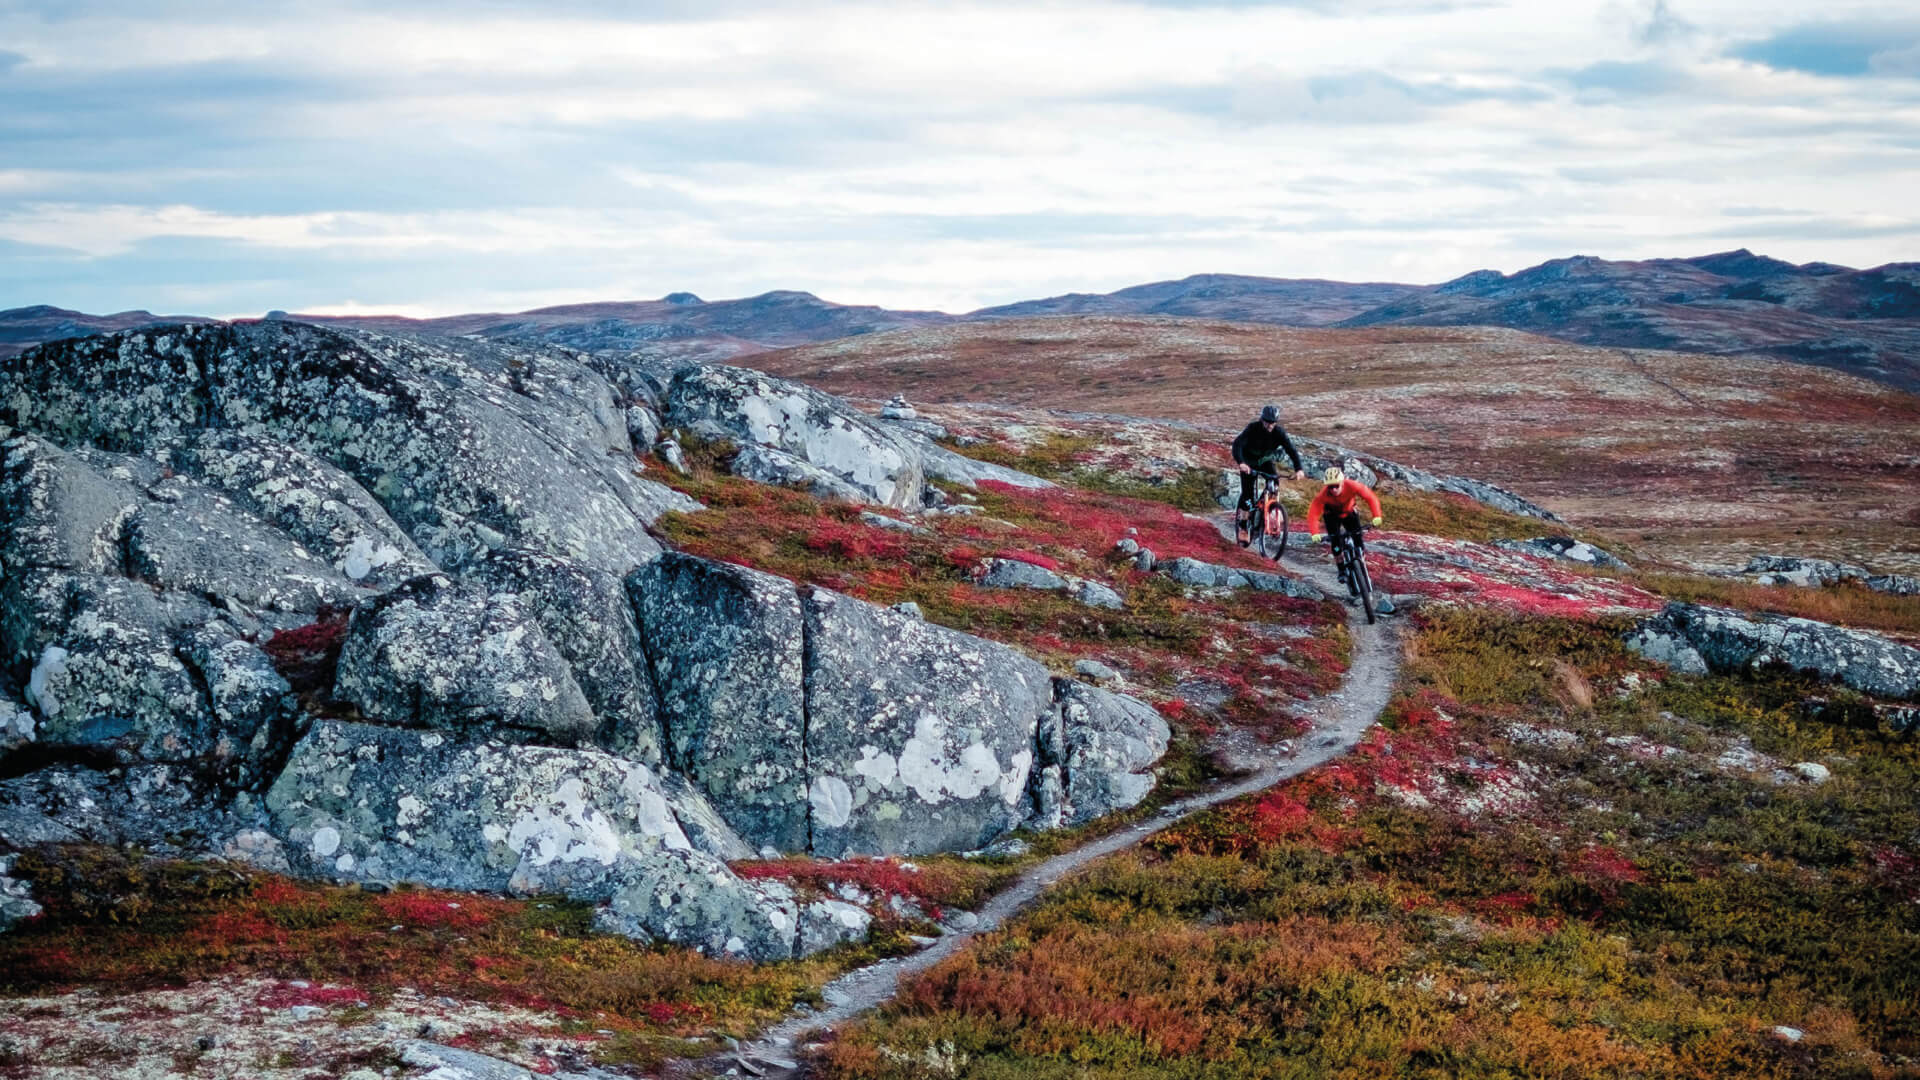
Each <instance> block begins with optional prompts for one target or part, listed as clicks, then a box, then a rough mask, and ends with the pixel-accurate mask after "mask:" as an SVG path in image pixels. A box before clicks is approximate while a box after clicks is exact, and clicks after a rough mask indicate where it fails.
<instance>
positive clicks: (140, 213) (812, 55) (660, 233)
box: [0, 0, 1920, 316]
mask: <svg viewBox="0 0 1920 1080" xmlns="http://www.w3.org/2000/svg"><path fill="white" fill-rule="evenodd" d="M1917 191H1920V7H1916V6H1915V5H1914V4H1913V3H1911V2H1910V0H1907V2H1902V3H1849V2H1845V0H1833V2H1821V3H1813V2H1781V0H1595V2H1580V0H1561V2H1556V3H1551V4H1546V3H1539V2H1538V0H1515V2H1496V0H1487V2H1478V0H1469V2H1451V0H1276V2H1259V0H1217V2H1211V3H1209V2H1200V0H1141V2H1133V3H1085V2H1061V3H1047V2H1033V0H1022V2H1015V3H1005V4H1001V3H988V2H970V0H950V2H944V3H937V4H915V3H903V2H897V0H896V2H890V3H886V4H884V5H877V6H866V5H861V4H833V5H824V4H803V3H788V2H781V0H699V2H695V0H667V2H661V3H651V4H649V3H618V2H614V0H549V2H546V3H541V4H537V5H536V4H527V3H502V2H487V0H465V2H454V0H413V2H410V0H385V2H378V3H375V2H360V0H311V2H307V3H302V4H297V5H292V4H271V3H261V2H258V0H253V2H238V0H235V2H225V0H204V2H199V3H180V2H173V0H139V2H131V0H0V309H4V308H11V307H20V306H26V305H30V304H43V303H44V304H54V305H58V306H62V307H69V308H76V309H79V310H84V311H88V312H96V313H104V312H111V311H120V310H126V309H134V308H145V309H148V310H152V311H154V312H157V313H176V314H186V313H191V314H207V315H219V316H233V315H249V314H259V313H262V312H264V311H266V310H268V309H271V308H281V309H286V310H290V311H300V312H311V313H345V312H367V311H381V312H396V313H401V314H412V315H431V314H449V313H454V312H462V311H489V310H491V311H516V310H524V309H527V308H532V307H537V306H543V305H550V304H560V303H571V302H580V301H588V300H632V299H650V298H655V297H659V296H662V295H664V294H666V293H669V292H675V291H683V290H684V291H690V292H694V293H697V294H699V295H701V296H703V297H706V298H708V299H719V298H730V297H738V296H750V295H755V294H758V293H761V292H765V291H768V290H772V289H802V290H806V291H809V292H813V293H815V294H817V295H820V296H822V297H824V298H826V299H829V300H834V301H839V302H842V303H863V304H881V305H884V306H887V307H893V308H916V309H938V310H945V311H953V312H961V311H968V310H972V309H975V308H978V307H983V306H988V305H993V304H1000V303H1007V302H1011V301H1015V300H1021V299H1032V298H1036V297H1041V296H1048V295H1056V294H1059V293H1063V292H1071V291H1079V292H1105V291H1110V290H1112V289H1116V288H1121V287H1124V286H1127V285H1134V284H1140V283H1144V282H1148V281H1156V280H1165V279H1169V278H1178V277H1184V276H1186V275H1188V274H1194V273H1239V274H1257V275H1262V276H1269V277H1323V278H1333V279H1339V280H1350V281H1403V282H1419V283H1426V282H1438V281H1444V280H1447V279H1450V278H1453V277H1456V276H1458V275H1460V274H1463V273H1466V272H1469V271H1472V270H1476V269H1481V268H1489V267H1490V268H1493V269H1497V270H1502V271H1506V272H1512V271H1514V270H1518V269H1521V268H1523V267H1526V266H1530V265H1533V264H1535V263H1538V262H1541V261H1543V260H1546V259H1550V258H1558V257H1563V256H1567V255H1574V254H1586V255H1599V256H1602V257H1606V258H1646V257H1656V256H1689V255H1700V254H1706V253H1709V252H1714V251H1723V250H1728V249H1732V248H1738V247H1747V248H1750V249H1752V250H1754V251H1756V252H1759V253H1762V254H1766V255H1771V256H1775V257H1778V258H1784V259H1790V260H1792V261H1795V262H1807V261H1813V260H1822V261H1828V262H1838V263H1844V264H1848V265H1854V266H1874V265H1879V264H1881V263H1886V262H1891V261H1910V260H1915V259H1920V198H1916V197H1915V193H1916V192H1917Z"/></svg>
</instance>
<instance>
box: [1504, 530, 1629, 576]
mask: <svg viewBox="0 0 1920 1080" xmlns="http://www.w3.org/2000/svg"><path fill="white" fill-rule="evenodd" d="M1493 546H1494V547H1497V548H1502V549H1505V550H1507V551H1517V552H1519V553H1521V554H1522V555H1539V556H1541V557H1542V558H1548V559H1564V560H1566V561H1567V562H1570V563H1579V564H1581V565H1584V566H1597V567H1602V568H1604V569H1608V570H1631V569H1632V567H1630V566H1628V565H1627V563H1626V561H1625V560H1623V559H1621V558H1619V557H1618V556H1616V555H1614V554H1612V553H1611V552H1608V551H1605V550H1602V549H1600V548H1597V547H1594V546H1593V545H1592V544H1589V543H1586V542H1585V541H1582V540H1574V539H1572V538H1570V537H1565V536H1536V537H1533V538H1532V539H1528V540H1495V541H1494V542H1493Z"/></svg>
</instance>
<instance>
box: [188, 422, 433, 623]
mask: <svg viewBox="0 0 1920 1080" xmlns="http://www.w3.org/2000/svg"><path fill="white" fill-rule="evenodd" d="M165 456H166V458H167V460H169V461H170V462H172V464H173V465H174V467H175V468H178V469H179V470H180V471H181V472H183V473H186V474H188V475H191V476H192V477H194V478H195V479H197V480H199V481H200V482H201V483H203V484H206V485H207V486H208V487H212V488H218V489H220V490H221V491H223V492H224V493H225V494H226V495H227V496H228V497H230V498H231V499H233V500H234V502H236V503H238V504H240V505H242V506H244V507H245V508H246V509H247V510H248V511H249V512H251V513H252V514H254V515H256V516H258V517H259V518H261V519H263V520H265V521H268V522H271V523H272V524H274V525H276V526H278V527H279V528H281V529H283V530H285V531H286V533H287V534H288V535H290V536H292V537H293V538H294V539H295V540H297V541H298V542H299V543H300V544H301V545H303V546H304V547H305V548H306V550H308V551H310V552H312V553H314V554H315V555H317V556H319V557H320V558H321V559H323V560H325V561H327V562H328V563H329V564H330V565H331V566H332V567H333V568H334V569H335V570H336V571H338V572H339V574H340V575H341V576H343V577H345V578H346V579H347V580H348V581H351V582H353V583H354V584H356V585H359V586H361V587H363V588H376V589H383V588H391V587H393V586H395V585H398V584H400V583H401V582H402V581H405V580H407V579H408V578H412V577H418V576H419V575H421V574H424V573H427V572H429V571H431V570H433V569H434V566H433V564H432V563H431V562H429V561H428V560H427V557H426V556H425V555H424V554H422V553H421V551H420V549H419V548H418V547H417V546H415V544H414V542H413V540H412V538H410V537H409V536H407V534H406V532H405V530H403V529H401V528H400V526H399V525H396V524H395V523H394V521H393V518H392V517H390V516H389V515H388V514H387V511H386V509H385V508H383V507H382V506H381V505H380V504H379V503H378V502H376V501H374V499H373V497H372V496H371V495H368V494H367V492H366V491H365V489H363V488H361V487H360V485H359V484H358V483H355V482H354V479H353V478H352V477H351V476H348V475H347V474H346V473H345V472H342V471H341V470H340V469H338V468H335V467H334V466H333V465H331V464H328V463H327V462H325V461H322V460H321V459H319V458H317V457H315V456H313V455H312V454H309V453H306V452H305V451H302V450H299V449H296V448H294V447H292V446H288V445H286V444H285V443H279V442H274V441H273V440H271V439H264V438H260V437H258V436H255V435H250V434H247V433H246V432H240V431H204V432H200V433H199V434H198V435H196V436H193V437H191V438H186V439H182V440H180V441H178V442H177V443H175V444H172V445H170V446H169V447H167V450H166V454H165Z"/></svg>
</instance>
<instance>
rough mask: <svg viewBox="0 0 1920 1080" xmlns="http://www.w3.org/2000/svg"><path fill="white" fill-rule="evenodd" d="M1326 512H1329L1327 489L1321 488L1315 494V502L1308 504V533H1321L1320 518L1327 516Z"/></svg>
mask: <svg viewBox="0 0 1920 1080" xmlns="http://www.w3.org/2000/svg"><path fill="white" fill-rule="evenodd" d="M1326 512H1327V489H1326V488H1321V489H1320V490H1319V491H1316V492H1314V493H1313V501H1312V502H1310V503H1308V504H1307V531H1308V532H1310V533H1317V532H1319V531H1320V528H1321V525H1320V518H1321V515H1323V514H1325V513H1326Z"/></svg>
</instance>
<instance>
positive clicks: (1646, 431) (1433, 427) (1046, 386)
mask: <svg viewBox="0 0 1920 1080" xmlns="http://www.w3.org/2000/svg"><path fill="white" fill-rule="evenodd" d="M752 363H753V364H754V365H755V366H757V367H761V368H763V369H765V370H767V371H770V372H772V373H774V374H778V375H784V376H789V377H793V378H798V379H801V380H802V381H805V382H808V383H810V384H812V385H816V386H820V387H822V388H823V389H827V390H830V391H833V392H836V393H847V394H853V395H856V396H862V395H883V394H885V393H890V392H893V391H895V390H898V391H902V392H905V393H906V394H907V395H908V396H909V397H910V398H912V399H914V400H915V401H922V402H969V401H972V402H978V401H995V402H1001V403H1005V404H1008V405H1013V406H1025V407H1048V408H1056V409H1073V410H1084V411H1086V412H1094V413H1120V414H1129V415H1136V416H1159V417H1169V418H1173V419H1178V420H1184V421H1188V422H1192V423H1196V424H1200V425H1202V426H1203V427H1206V428H1208V429H1210V430H1213V431H1214V432H1216V433H1217V436H1218V438H1219V439H1220V440H1222V441H1224V440H1226V439H1227V438H1230V437H1231V435H1232V434H1233V432H1235V431H1237V430H1238V429H1239V428H1240V427H1241V425H1243V424H1244V423H1246V421H1247V419H1248V418H1250V417H1251V416H1252V415H1253V413H1254V411H1255V410H1256V409H1257V408H1258V407H1259V405H1260V404H1261V403H1262V402H1263V401H1264V400H1266V399H1269V398H1273V397H1277V398H1279V399H1280V400H1281V403H1282V405H1283V406H1284V408H1285V409H1286V415H1287V426H1288V428H1289V430H1292V431H1294V432H1296V433H1298V434H1304V435H1311V436H1317V437H1321V438H1326V439H1330V440H1333V441H1335V442H1339V443H1343V444H1346V445H1351V446H1354V447H1356V448H1358V449H1361V450H1364V451H1367V452H1370V453H1376V454H1379V455H1381V456H1384V457H1388V458H1392V459H1395V460H1400V461H1405V462H1407V463H1409V464H1414V465H1419V466H1421V467H1423V468H1428V469H1431V470H1434V471H1436V472H1443V473H1452V474H1456V475H1462V476H1471V477H1475V478H1477V479H1482V480H1487V481H1490V482H1493V483H1497V484H1501V485H1503V486H1506V487H1509V488H1512V489H1514V490H1515V491H1518V492H1519V493H1520V494H1522V495H1525V496H1527V497H1528V498H1531V499H1534V500H1535V501H1537V502H1541V503H1543V504H1545V505H1547V506H1548V507H1550V508H1552V509H1554V510H1555V511H1557V512H1560V513H1562V514H1563V515H1564V516H1567V517H1568V518H1569V520H1571V521H1573V522H1575V523H1576V524H1577V525H1580V526H1582V527H1585V528H1592V529H1603V530H1608V531H1613V532H1618V533H1620V534H1621V535H1623V536H1625V537H1627V538H1628V539H1630V540H1631V541H1632V542H1633V543H1635V544H1637V545H1644V546H1645V547H1646V549H1647V550H1648V551H1650V552H1652V553H1654V554H1657V555H1660V556H1662V557H1675V556H1679V555H1683V554H1684V555H1686V556H1688V557H1693V556H1695V555H1696V554H1698V551H1697V547H1696V545H1695V543H1694V539H1695V538H1696V537H1706V538H1709V539H1712V540H1714V541H1715V544H1713V545H1712V546H1716V547H1724V546H1725V545H1724V544H1720V543H1718V541H1719V540H1720V539H1721V538H1722V536H1723V535H1724V534H1725V533H1727V531H1728V530H1730V529H1740V528H1752V527H1754V526H1756V525H1759V524H1766V523H1772V524H1773V525H1774V526H1775V527H1777V528H1778V530H1780V531H1781V532H1782V534H1783V539H1784V540H1786V541H1788V542H1790V543H1791V544H1792V545H1793V546H1792V547H1790V548H1788V549H1785V552H1784V553H1788V554H1808V555H1816V554H1822V553H1826V552H1833V553H1834V554H1836V555H1841V556H1842V557H1847V558H1851V559H1854V560H1856V561H1860V560H1864V561H1866V562H1867V563H1868V564H1869V565H1882V564H1884V567H1885V568H1886V569H1889V570H1899V569H1901V568H1902V567H1909V568H1914V567H1920V529H1916V526H1915V522H1916V521H1920V519H1917V518H1915V517H1914V515H1915V513H1916V512H1920V465H1917V464H1916V463H1920V396H1915V395H1912V394H1907V393H1902V392H1900V391H1896V390H1892V389H1889V388H1887V387H1883V386H1879V385H1877V384H1874V383H1871V382H1868V381H1866V380H1862V379H1857V378H1853V377H1851V376H1847V375H1843V374H1840V373H1838V372H1833V371H1827V370H1820V369H1813V368H1808V367H1806V366H1803V365H1798V364H1791V363H1784V362H1778V361H1771V360H1765V359H1759V358H1752V357H1731V356H1700V355H1690V354H1684V353H1666V352H1650V351H1642V350H1622V349H1600V348H1589V347H1585V346H1578V345H1571V344H1567V343H1564V342H1558V341H1552V340H1548V339H1544V338H1538V337H1533V336H1530V335H1527V334H1522V333H1517V332H1513V331H1504V330H1489V329H1483V328H1420V327H1404V328H1375V329H1368V330H1329V329H1302V328H1288V327H1270V326H1260V327H1253V326H1244V325H1236V324H1232V323H1215V322H1207V321H1204V320H1173V319H1155V318H1150V317H1125V318H1123V317H1087V318H1059V319H1015V320H1008V321H1005V322H997V323H981V324H973V325H965V326H957V327H941V328H930V329H921V330H910V331H899V332H894V333H885V334H870V335H864V336H861V337H859V338H854V339H850V340H846V341H839V342H831V343H827V344H822V345H813V346H805V347H802V348H797V349H790V350H784V351H779V352H772V353H764V354H760V355H758V356H756V357H754V358H753V360H752ZM1828 522H1832V523H1834V524H1835V528H1834V529H1833V530H1832V531H1828V530H1826V529H1825V528H1824V526H1825V524H1826V523H1828ZM1862 532H1871V533H1872V535H1873V536H1874V537H1875V538H1876V539H1877V541H1878V544H1879V546H1878V547H1877V548H1876V549H1875V550H1873V551H1868V552H1860V551H1855V550H1849V546H1850V544H1851V542H1852V540H1853V539H1855V538H1856V537H1857V536H1858V535H1859V534H1860V533H1862ZM1796 534H1797V535H1796ZM1769 547H1770V548H1772V549H1774V550H1781V549H1780V548H1778V546H1777V545H1774V544H1771V543H1770V544H1769Z"/></svg>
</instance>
